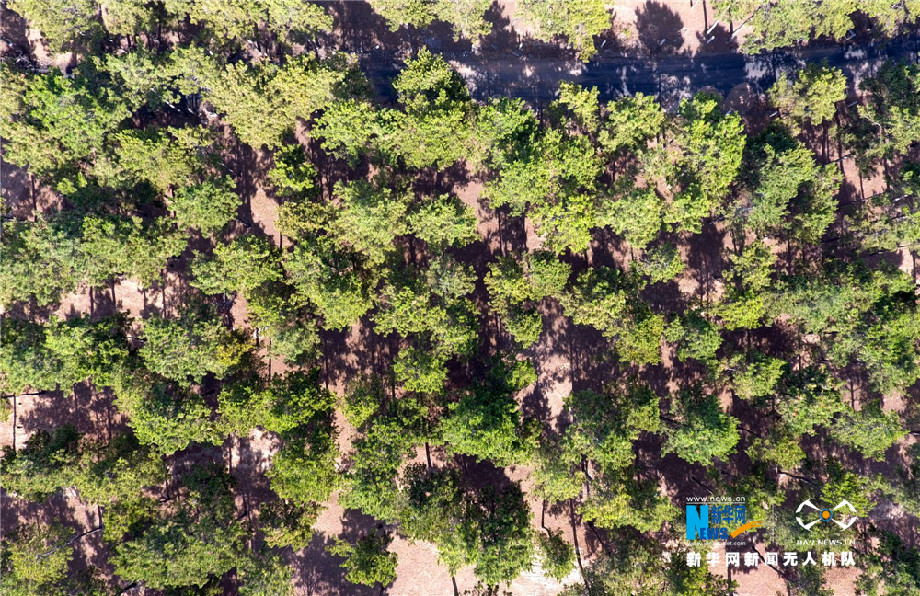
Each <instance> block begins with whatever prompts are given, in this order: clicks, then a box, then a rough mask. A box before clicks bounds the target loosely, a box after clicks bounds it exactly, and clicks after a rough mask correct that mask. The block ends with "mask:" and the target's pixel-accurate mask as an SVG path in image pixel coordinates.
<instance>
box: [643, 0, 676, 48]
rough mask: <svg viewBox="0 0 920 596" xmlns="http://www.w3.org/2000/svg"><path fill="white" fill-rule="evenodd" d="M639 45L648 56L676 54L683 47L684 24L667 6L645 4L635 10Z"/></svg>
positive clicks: (655, 3)
mask: <svg viewBox="0 0 920 596" xmlns="http://www.w3.org/2000/svg"><path fill="white" fill-rule="evenodd" d="M636 29H637V30H638V34H639V35H638V38H639V44H640V45H641V46H642V47H643V48H644V49H645V51H647V52H648V53H649V54H677V53H679V52H680V51H681V48H683V46H684V36H683V29H684V22H683V21H682V20H681V18H680V16H678V14H677V13H676V12H674V11H673V10H671V8H669V7H668V6H666V5H664V4H662V3H660V2H654V1H653V2H647V3H646V4H645V5H644V6H642V7H640V8H637V9H636Z"/></svg>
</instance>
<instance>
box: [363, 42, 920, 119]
mask: <svg viewBox="0 0 920 596" xmlns="http://www.w3.org/2000/svg"><path fill="white" fill-rule="evenodd" d="M443 55H444V57H445V59H447V60H448V61H449V62H450V63H451V64H453V65H454V66H455V67H456V68H457V70H458V72H460V74H461V75H462V76H463V77H464V78H465V79H466V81H467V84H468V85H469V87H470V91H471V92H472V94H473V97H475V98H476V99H479V100H485V99H488V98H489V97H498V96H511V97H520V98H523V99H524V100H526V101H527V102H529V103H531V104H533V105H535V106H541V105H545V104H546V103H548V102H549V101H552V99H553V98H554V97H555V95H556V90H557V89H558V87H559V82H560V81H570V82H574V83H578V84H580V85H583V86H588V87H597V88H598V90H599V91H600V97H601V99H602V100H607V99H613V98H616V97H621V96H624V95H633V94H635V93H639V92H641V93H644V94H646V95H655V96H656V97H658V98H659V99H660V100H662V101H663V102H665V103H668V102H669V101H672V100H675V99H680V98H681V97H686V96H688V95H691V94H692V93H694V92H696V91H698V90H699V89H702V88H704V87H713V88H715V89H717V90H718V91H719V92H721V93H722V94H723V95H726V94H728V92H729V91H731V90H732V88H734V87H735V86H736V85H739V84H741V83H749V84H751V85H752V86H753V88H754V90H755V91H761V92H762V91H764V90H766V89H767V88H769V87H770V85H772V84H773V82H774V81H775V80H776V76H777V74H779V73H781V72H789V71H792V70H795V69H797V68H800V67H801V66H803V65H804V64H806V63H813V62H814V63H824V62H826V63H827V64H828V65H829V66H832V67H836V68H839V69H841V70H842V71H843V72H844V74H846V75H847V78H848V80H849V82H850V84H851V85H858V84H859V82H860V81H861V80H862V79H863V78H865V77H866V76H870V75H871V74H873V73H874V72H875V71H876V70H877V69H878V67H879V66H880V65H881V64H883V63H884V62H885V61H886V60H889V59H892V60H906V61H910V62H917V61H918V56H920V36H910V37H903V38H898V39H894V40H890V41H887V42H885V43H879V42H876V43H851V44H835V45H832V46H827V47H814V48H806V49H803V50H797V51H787V52H781V51H777V52H770V53H764V54H758V55H745V54H742V53H740V52H737V51H731V52H712V53H700V54H696V55H688V54H665V55H661V56H653V55H648V56H639V55H623V54H620V55H615V54H614V55H611V54H607V55H604V54H601V55H599V56H598V57H597V58H596V59H595V60H592V61H591V62H589V63H587V64H583V63H581V62H578V61H576V60H572V59H571V58H568V57H565V56H559V57H552V56H551V57H532V56H528V55H527V54H526V53H524V52H510V51H506V52H500V53H488V52H482V53H476V52H444V53H443ZM402 65H403V59H402V58H401V57H400V56H397V55H396V54H394V53H388V52H384V51H370V52H367V53H364V54H362V55H361V67H362V69H363V70H364V72H365V74H366V75H367V76H368V78H369V79H370V81H371V83H373V85H374V87H375V89H376V91H377V93H378V94H379V95H380V96H381V97H382V98H385V99H393V98H394V93H393V89H392V87H391V84H390V82H391V81H392V79H393V78H394V77H395V76H396V75H397V73H398V72H399V70H400V69H401V68H402Z"/></svg>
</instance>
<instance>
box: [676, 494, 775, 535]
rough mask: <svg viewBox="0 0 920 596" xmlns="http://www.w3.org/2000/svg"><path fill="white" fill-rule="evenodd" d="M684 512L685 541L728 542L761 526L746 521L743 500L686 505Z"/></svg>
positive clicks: (755, 522) (757, 522) (757, 523)
mask: <svg viewBox="0 0 920 596" xmlns="http://www.w3.org/2000/svg"><path fill="white" fill-rule="evenodd" d="M686 511H687V536H686V537H687V540H728V539H729V538H736V537H737V536H739V535H740V534H742V533H743V532H747V531H748V530H753V529H755V528H758V527H760V525H761V522H759V521H753V520H752V521H748V519H747V508H746V507H745V504H744V502H743V499H738V500H737V501H733V502H727V503H723V502H720V501H710V502H708V503H705V504H701V505H687V510H686Z"/></svg>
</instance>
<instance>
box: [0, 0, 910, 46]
mask: <svg viewBox="0 0 920 596" xmlns="http://www.w3.org/2000/svg"><path fill="white" fill-rule="evenodd" d="M369 1H370V4H371V6H372V8H373V10H374V11H375V12H376V13H377V14H378V15H380V16H381V17H383V19H385V21H386V24H387V26H388V27H389V28H390V29H391V30H393V31H397V30H398V29H400V28H401V27H409V26H411V27H416V28H425V27H428V26H429V25H431V24H432V23H433V22H435V21H441V22H444V23H447V24H449V25H450V26H451V28H452V30H453V34H454V37H455V39H461V38H464V39H468V40H470V41H471V42H472V43H473V44H474V45H478V43H479V41H480V40H481V39H482V38H483V37H485V36H488V35H489V34H490V33H492V31H493V18H490V12H491V11H492V10H493V0H462V1H456V0H369ZM710 3H711V5H712V11H713V16H714V20H720V21H722V22H724V23H727V24H728V25H729V26H731V27H734V28H739V27H745V33H746V37H745V42H744V44H743V47H742V49H743V50H744V51H746V52H750V53H758V52H762V51H769V50H774V49H777V48H784V47H790V46H795V45H798V44H801V43H803V42H808V41H809V40H812V39H818V38H827V39H832V40H837V41H842V40H844V39H847V35H848V34H849V32H850V31H851V30H853V29H854V28H856V24H855V23H854V19H856V20H858V19H859V18H861V17H862V18H864V17H868V18H869V19H871V23H872V27H873V28H874V29H875V30H876V31H877V32H878V34H880V35H887V36H890V35H895V34H897V33H898V32H900V31H901V30H903V29H905V28H909V27H911V26H913V25H914V24H916V22H917V20H918V19H920V7H918V6H917V3H916V2H912V1H911V0H892V1H891V2H889V1H888V0H879V1H875V0H870V1H864V2H857V0H814V1H812V2H790V1H787V0H711V2H710ZM330 4H331V3H327V2H317V3H310V2H301V1H300V0H157V1H155V2H149V1H146V0H120V1H119V2H105V1H103V0H77V1H73V2H67V3H62V2H44V1H42V0H11V2H10V6H9V7H10V8H11V9H12V10H14V11H16V12H17V13H19V14H21V15H22V16H24V17H25V18H27V19H28V20H29V22H30V23H31V24H32V25H33V26H34V27H35V28H38V29H40V30H41V32H42V35H43V38H44V40H45V42H46V43H47V45H48V47H49V48H50V49H51V51H60V50H67V49H82V48H92V47H94V46H96V45H97V44H102V45H105V43H106V40H107V38H110V37H112V36H126V37H128V38H131V37H136V36H137V35H139V34H149V33H151V32H154V31H156V30H157V29H158V28H164V27H165V28H170V29H173V28H179V27H181V26H182V25H184V24H190V25H192V26H194V27H196V28H199V29H200V31H199V32H198V35H199V37H200V38H201V39H204V40H206V41H208V42H210V43H214V44H217V45H218V46H221V45H222V46H226V45H227V44H230V45H232V44H234V43H240V42H244V41H246V40H249V39H252V38H254V37H262V36H264V37H267V38H268V39H269V40H270V41H269V43H270V44H281V46H282V47H284V46H288V45H289V44H292V43H300V42H304V41H306V40H309V39H311V38H313V37H315V36H316V35H318V34H321V33H323V32H328V31H331V30H332V29H333V26H334V19H333V17H332V15H331V14H330V12H334V11H330V10H329V6H330ZM691 4H692V3H691ZM615 5H616V3H615V2H612V1H609V0H568V1H566V2H550V1H547V0H519V1H518V2H517V4H516V8H515V11H514V13H513V18H514V20H515V21H516V22H517V23H518V26H520V27H523V28H524V30H526V31H527V33H528V34H529V35H530V36H531V37H533V38H534V39H537V40H541V41H547V42H549V41H554V40H564V41H567V42H568V43H569V44H570V45H571V47H573V48H574V49H575V50H576V52H577V53H578V55H579V56H580V57H581V58H582V60H585V61H587V60H589V59H590V58H591V57H592V56H594V54H596V53H597V49H596V47H595V44H594V37H596V36H599V35H601V34H603V33H604V32H605V31H608V30H609V29H610V28H611V25H612V21H613V19H614V14H615ZM109 41H111V40H109Z"/></svg>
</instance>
